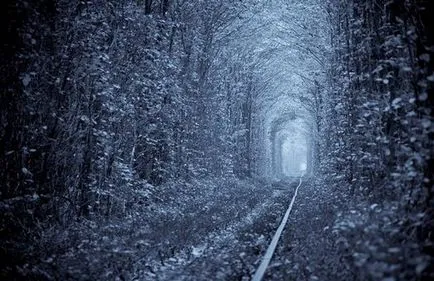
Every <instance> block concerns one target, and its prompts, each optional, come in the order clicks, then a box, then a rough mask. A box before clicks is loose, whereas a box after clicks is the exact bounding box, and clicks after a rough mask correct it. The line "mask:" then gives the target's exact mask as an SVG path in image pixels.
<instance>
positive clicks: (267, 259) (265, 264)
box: [252, 177, 302, 281]
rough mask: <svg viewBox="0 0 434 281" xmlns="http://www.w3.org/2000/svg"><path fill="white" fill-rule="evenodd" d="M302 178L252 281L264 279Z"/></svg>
mask: <svg viewBox="0 0 434 281" xmlns="http://www.w3.org/2000/svg"><path fill="white" fill-rule="evenodd" d="M301 179H302V178H301V177H300V182H299V184H298V186H297V187H296V188H295V192H294V196H293V197H292V200H291V203H290V204H289V207H288V209H287V210H286V213H285V216H284V217H283V219H282V222H281V223H280V225H279V228H278V229H277V230H276V233H275V234H274V236H273V239H272V240H271V243H270V246H268V249H267V252H266V253H265V255H264V258H263V259H262V262H261V264H260V265H259V267H258V270H257V271H256V272H255V275H253V278H252V281H261V280H262V278H263V277H264V274H265V271H266V270H267V267H268V265H269V264H270V261H271V258H272V257H273V254H274V251H275V250H276V246H277V243H278V242H279V239H280V236H282V232H283V229H284V228H285V226H286V223H287V222H288V218H289V214H290V213H291V210H292V206H293V205H294V202H295V198H296V197H297V194H298V189H299V188H300V186H301V183H302V180H301Z"/></svg>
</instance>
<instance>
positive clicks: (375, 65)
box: [319, 0, 434, 280]
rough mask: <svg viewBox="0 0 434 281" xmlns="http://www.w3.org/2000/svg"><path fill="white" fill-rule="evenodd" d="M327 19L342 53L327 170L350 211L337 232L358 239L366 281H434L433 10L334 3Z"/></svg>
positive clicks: (325, 144) (329, 94)
mask: <svg viewBox="0 0 434 281" xmlns="http://www.w3.org/2000/svg"><path fill="white" fill-rule="evenodd" d="M327 11H328V13H329V15H330V22H331V25H330V26H331V28H332V32H331V43H332V46H333V54H332V57H331V64H330V71H329V73H328V75H329V79H328V83H329V84H328V90H327V91H326V93H325V94H324V96H323V100H324V104H323V106H322V110H321V111H322V114H321V115H322V116H323V117H324V119H323V120H322V125H321V126H320V127H319V128H320V131H321V132H320V134H321V136H322V137H321V139H320V143H321V144H320V146H321V149H320V150H321V159H322V160H323V162H322V170H323V173H324V175H325V178H326V179H327V182H328V183H329V184H330V185H333V186H335V187H334V189H335V191H336V192H337V193H339V194H340V195H341V196H342V198H343V199H342V200H345V201H347V202H349V203H348V204H347V208H348V209H350V211H347V212H344V214H342V213H341V214H340V217H339V218H338V221H337V225H336V231H337V233H339V234H341V235H344V237H345V239H348V240H345V245H346V247H345V249H346V251H350V252H351V253H352V255H350V257H349V259H348V262H349V263H350V264H356V265H357V266H358V267H360V268H361V270H360V278H361V280H383V279H382V278H391V276H393V278H396V279H397V280H419V278H422V277H421V276H425V278H428V277H427V276H428V275H423V274H422V273H423V272H425V274H428V273H426V272H428V271H429V264H431V266H432V260H430V258H429V255H430V254H431V253H432V251H433V242H432V240H433V237H432V231H433V226H434V223H433V215H434V213H433V211H434V210H433V206H434V197H433V196H434V193H433V192H434V188H433V180H434V179H433V172H432V170H431V169H432V166H433V165H432V164H433V163H432V161H433V156H434V155H433V142H432V139H433V132H434V126H433V125H434V124H433V113H434V112H433V97H434V94H433V83H434V73H433V59H432V58H433V52H434V42H433V37H432V36H433V30H432V25H430V21H429V17H430V13H431V12H432V11H433V6H432V1H401V0H394V1H356V0H354V1H345V2H342V1H341V2H339V1H330V3H329V4H328V7H327ZM347 196H348V197H347ZM349 198H351V199H349ZM430 270H431V271H432V268H431V269H430ZM396 279H390V280H396ZM428 279H429V278H428ZM384 280H386V279H384ZM387 280H389V279H387Z"/></svg>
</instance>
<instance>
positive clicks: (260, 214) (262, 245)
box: [139, 179, 300, 280]
mask: <svg viewBox="0 0 434 281" xmlns="http://www.w3.org/2000/svg"><path fill="white" fill-rule="evenodd" d="M299 186H300V184H298V186H297V182H296V181H294V179H292V180H288V181H281V182H276V183H273V184H271V185H267V186H263V188H261V189H260V190H262V191H261V192H259V193H253V194H250V195H248V196H252V197H256V198H257V199H258V201H257V202H258V203H257V204H256V205H255V206H253V207H252V208H251V209H250V211H249V212H248V213H247V214H246V215H244V216H243V217H241V218H239V219H238V220H234V221H233V223H230V224H228V225H225V226H224V227H223V228H220V229H217V230H216V231H212V232H210V233H208V234H207V235H205V236H203V239H202V242H200V243H198V244H196V245H194V246H191V247H187V248H184V249H183V250H181V251H179V252H178V253H175V254H174V255H173V256H171V257H168V258H166V259H165V260H164V262H159V261H155V262H151V263H147V265H148V266H149V267H150V268H152V270H151V271H149V272H148V273H147V279H153V280H251V278H252V276H253V273H254V272H255V271H256V268H257V266H258V264H259V262H260V260H261V257H262V256H263V254H264V253H265V252H266V249H267V247H268V245H269V243H270V241H272V240H273V241H274V240H276V239H272V235H273V234H274V233H275V231H276V227H277V226H278V225H279V223H280V224H281V221H282V215H283V214H285V210H286V211H287V214H285V216H284V220H288V216H289V212H288V209H287V206H288V203H289V202H288V201H289V198H291V196H293V194H294V193H295V190H296V189H297V188H298V187H299ZM267 190H268V191H267ZM258 191H259V190H258ZM295 197H296V196H293V197H292V198H293V200H291V202H290V208H289V209H291V208H292V206H293V205H294V201H295ZM225 203H227V204H229V201H228V202H221V204H223V205H224V204H225ZM241 207H242V206H239V208H241ZM227 208H229V206H227ZM282 228H283V227H282ZM279 229H281V227H279ZM278 232H280V233H281V232H282V230H278ZM272 243H274V242H272ZM274 247H275V246H274ZM266 256H267V255H266ZM139 280H142V279H139ZM143 280H146V278H144V279H143Z"/></svg>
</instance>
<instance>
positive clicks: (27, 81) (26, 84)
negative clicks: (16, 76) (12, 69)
mask: <svg viewBox="0 0 434 281" xmlns="http://www.w3.org/2000/svg"><path fill="white" fill-rule="evenodd" d="M30 81H32V78H30V75H29V74H26V75H24V77H23V79H21V82H23V85H24V87H27V86H28V85H29V84H30Z"/></svg>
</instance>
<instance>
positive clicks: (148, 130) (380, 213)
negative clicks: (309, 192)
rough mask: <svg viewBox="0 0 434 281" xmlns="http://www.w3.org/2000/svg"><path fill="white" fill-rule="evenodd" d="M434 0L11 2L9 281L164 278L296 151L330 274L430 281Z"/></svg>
mask: <svg viewBox="0 0 434 281" xmlns="http://www.w3.org/2000/svg"><path fill="white" fill-rule="evenodd" d="M431 2H432V1H428V0H391V1H386V0H346V1H335V0H329V1H320V0H318V1H317V0H306V1H296V0H273V1H261V0H243V1H230V0H223V1H221V0H210V1H204V0H92V1H83V0H34V1H26V0H18V1H17V0H5V1H3V2H2V9H1V13H2V15H1V20H2V29H3V33H4V34H6V37H4V40H3V41H2V44H1V47H0V48H1V49H0V59H1V63H0V79H1V82H0V83H1V93H0V95H1V96H0V99H1V100H0V110H1V112H0V179H1V183H0V184H1V189H0V192H1V193H0V195H1V201H0V212H1V215H0V239H1V246H0V251H1V252H0V259H1V260H6V261H8V262H7V263H4V264H2V267H1V268H0V277H1V278H5V279H8V280H13V278H18V279H19V277H16V276H27V278H32V277H33V278H35V279H56V278H57V279H65V278H66V279H68V278H70V279H82V280H86V279H89V278H91V279H92V278H97V279H101V278H102V279H104V278H105V279H107V280H110V278H112V279H113V278H114V276H123V277H122V278H133V277H132V276H133V275H134V274H133V273H132V272H136V273H137V272H139V271H147V274H151V275H152V274H153V272H152V269H151V270H149V268H153V267H152V265H149V264H148V265H147V266H148V267H149V268H148V269H144V268H143V267H146V266H142V268H141V267H140V265H139V264H140V263H141V262H142V263H144V262H143V260H146V259H149V260H146V262H150V260H151V259H154V261H155V260H156V261H157V263H158V262H161V263H162V264H164V261H165V259H168V258H169V257H170V256H171V254H174V253H175V252H176V251H181V250H182V249H181V248H182V247H187V246H188V247H190V246H193V244H194V243H196V242H198V241H200V239H201V238H202V236H205V235H206V234H207V232H205V230H208V229H209V230H210V231H217V230H216V229H215V228H219V227H223V228H224V227H225V223H226V221H225V220H220V217H219V216H216V217H213V215H215V214H220V215H221V216H224V215H226V216H227V217H230V223H233V224H235V223H236V222H234V221H232V219H233V217H231V216H233V214H236V215H235V218H236V219H239V220H241V217H242V216H247V215H248V214H249V212H248V208H246V206H249V207H252V206H256V205H255V204H259V203H258V202H259V201H260V200H259V199H258V198H259V197H249V196H248V195H249V193H250V192H251V193H254V192H258V193H261V194H262V196H265V195H270V194H271V192H270V190H267V191H265V189H266V188H265V187H266V186H268V185H267V184H268V183H266V182H260V185H261V186H262V188H258V186H256V187H255V184H254V183H252V182H248V181H249V180H250V179H251V178H255V181H256V184H257V181H258V178H267V177H268V180H270V179H269V177H270V176H276V175H277V176H282V175H283V174H284V173H283V166H284V165H283V162H284V161H283V158H284V155H283V151H285V150H284V143H285V141H287V140H288V139H291V138H294V136H297V137H300V139H303V138H304V139H305V141H306V138H307V141H306V144H304V149H305V150H306V151H305V150H303V151H302V152H303V153H307V154H308V156H307V161H308V163H307V165H308V167H307V168H308V172H311V173H313V176H315V177H316V179H317V180H318V182H320V184H322V185H324V186H325V187H324V188H325V190H329V189H330V193H331V194H330V202H329V201H327V204H326V203H324V204H323V205H327V208H330V210H331V209H332V208H331V207H330V206H332V205H333V204H336V206H339V210H338V211H330V213H327V214H324V216H326V215H327V216H328V219H332V220H334V226H333V227H332V233H333V235H334V236H333V237H331V236H332V235H331V234H330V237H329V236H327V237H325V236H324V237H323V238H324V241H328V242H324V243H329V242H330V239H335V240H334V241H332V242H334V243H335V245H336V247H334V248H333V249H334V250H333V254H334V255H335V259H331V260H332V261H333V262H334V261H339V262H343V263H344V264H345V266H346V268H348V269H350V270H354V269H356V270H357V271H356V272H357V273H356V274H355V275H354V276H356V275H357V276H359V278H360V280H387V281H392V280H425V279H426V280H429V278H430V277H432V276H430V275H429V274H430V272H431V271H433V268H432V266H433V264H434V263H433V260H432V258H431V257H430V254H431V253H432V251H434V248H433V247H434V246H433V242H432V240H433V237H432V235H433V234H432V231H433V226H434V222H433V217H434V213H433V212H434V210H433V206H434V188H433V181H434V179H433V173H432V171H431V170H430V168H431V166H433V157H434V155H433V143H432V138H433V132H434V119H433V114H434V113H433V110H432V109H433V98H434V94H433V83H434V72H433V71H434V65H433V63H434V59H433V56H434V42H433V37H432V36H433V34H434V30H433V29H432V25H430V19H429V17H430V13H431V12H432V11H433V10H434V7H433V4H432V3H431ZM240 179H242V180H244V181H240ZM312 186H313V185H312ZM234 190H239V192H238V193H237V192H234ZM243 192H244V193H243ZM321 194H322V196H325V195H324V192H322V193H321ZM270 196H271V195H270ZM261 198H262V197H261ZM262 199H263V198H262ZM262 199H261V200H262ZM317 199H318V198H317ZM212 200H215V201H212ZM237 200H238V201H239V202H238V204H240V205H241V206H237ZM210 201H212V203H210ZM224 202H226V204H228V206H227V209H223V208H222V206H223V205H224V204H225V203H224ZM268 203H269V205H272V204H271V203H270V202H268ZM237 208H238V209H237ZM252 208H253V207H252ZM204 214H206V215H209V216H206V215H204ZM273 216H274V215H273ZM208 217H213V220H212V221H210V220H209V219H208ZM174 218H175V219H174ZM195 218H197V220H196V219H195ZM326 221H327V220H326V219H324V222H326ZM193 225H194V227H193ZM189 226H191V227H190V228H189ZM321 226H322V225H321ZM173 231H181V232H182V231H183V232H182V234H181V236H176V235H174V232H173ZM160 236H161V237H163V238H164V239H166V242H167V243H166V242H162V240H161V239H163V238H161V237H160ZM180 237H181V238H180ZM145 238H146V239H150V241H151V240H152V241H153V242H155V245H152V246H151V245H148V244H147V243H148V242H146V243H145V242H143V241H144V240H143V239H145ZM158 239H160V240H158ZM176 241H178V242H179V243H180V244H182V245H178V246H177V247H175V246H174V244H175V243H176ZM321 241H322V240H321ZM332 242H330V243H332ZM333 245H334V244H333ZM143 251H149V253H150V254H149V256H148V257H146V258H143V257H141V256H140V253H141V252H143ZM107 252H109V253H110V254H106V253H107ZM181 252H182V251H181ZM336 255H339V257H337V256H336ZM75 256H76V257H75ZM80 258H82V259H83V260H86V261H88V263H89V264H92V268H90V269H89V268H86V269H83V267H86V265H85V264H83V262H82V263H80V261H79V259H80ZM60 263H61V264H62V265H61V266H59V265H58V264H60ZM330 263H332V262H330ZM56 264H57V265H56ZM331 266H333V265H331ZM336 268H338V267H336ZM336 268H334V269H333V270H335V271H337V270H336ZM86 270H87V271H86ZM105 274H106V276H105ZM351 276H352V275H351ZM424 278H425V279H424Z"/></svg>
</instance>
